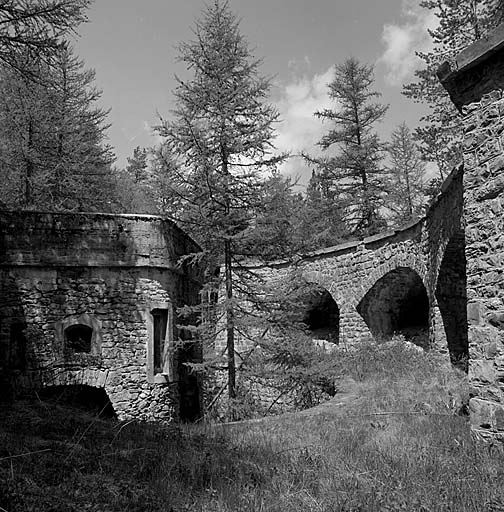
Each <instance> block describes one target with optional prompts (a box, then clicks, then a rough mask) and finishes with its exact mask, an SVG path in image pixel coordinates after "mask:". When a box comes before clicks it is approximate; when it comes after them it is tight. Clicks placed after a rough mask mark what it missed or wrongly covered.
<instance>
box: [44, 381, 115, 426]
mask: <svg viewBox="0 0 504 512" xmlns="http://www.w3.org/2000/svg"><path fill="white" fill-rule="evenodd" d="M37 394H38V396H39V398H40V399H41V400H44V401H48V402H51V403H53V404H60V405H67V406H72V407H77V408H79V409H82V410H85V411H88V412H90V413H92V414H95V415H98V416H100V417H103V418H116V417H117V416H116V413H115V411H114V407H113V406H112V403H111V402H110V399H109V397H108V395H107V392H106V391H105V390H104V389H103V388H95V387H92V386H87V385H84V384H79V385H73V386H50V387H47V388H43V389H41V390H40V391H38V393H37Z"/></svg>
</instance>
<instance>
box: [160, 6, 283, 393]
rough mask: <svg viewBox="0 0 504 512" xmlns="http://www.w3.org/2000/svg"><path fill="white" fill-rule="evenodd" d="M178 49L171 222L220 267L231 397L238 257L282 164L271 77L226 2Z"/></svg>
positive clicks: (166, 126)
mask: <svg viewBox="0 0 504 512" xmlns="http://www.w3.org/2000/svg"><path fill="white" fill-rule="evenodd" d="M179 50H180V57H179V59H180V61H182V62H183V63H184V64H185V65H186V67H187V69H188V70H189V71H190V72H192V73H193V76H192V78H191V79H190V80H180V79H179V80H178V86H177V88H176V90H175V98H176V108H175V110H174V111H173V117H174V119H173V121H171V122H164V123H163V124H162V126H160V127H159V133H160V134H161V135H162V136H163V137H165V140H166V142H165V145H166V149H165V151H166V152H167V153H169V154H171V155H176V156H177V157H178V165H175V166H171V167H170V168H169V169H168V170H169V172H170V186H171V189H172V194H173V195H174V196H175V197H177V198H178V200H179V204H180V207H181V209H180V210H179V212H178V213H177V220H178V221H179V222H180V223H181V224H182V225H183V226H184V227H185V228H186V229H187V230H188V231H189V232H190V233H192V234H193V235H194V236H195V238H196V239H197V240H198V241H199V242H200V243H201V244H202V245H203V247H204V248H205V249H206V250H207V251H208V252H209V253H210V254H213V255H215V257H216V262H217V263H219V264H222V266H223V272H222V274H223V279H224V287H225V301H224V304H223V306H224V310H225V317H226V320H225V323H226V327H225V330H226V340H227V372H228V391H229V397H230V398H234V397H235V395H236V362H235V332H236V321H237V310H236V301H235V285H236V279H238V275H239V272H240V263H239V254H240V250H241V247H242V246H243V245H244V243H243V238H244V237H245V236H246V234H247V232H248V228H249V227H250V226H251V224H252V223H253V220H254V218H255V212H256V210H257V209H258V208H259V206H260V200H261V195H260V192H261V189H262V186H263V185H262V183H263V176H264V173H265V172H266V171H267V170H268V169H273V168H274V167H275V165H276V164H277V163H278V161H279V160H280V159H281V157H275V156H273V155H272V154H271V151H272V139H273V124H274V123H275V122H276V121H277V120H278V113H277V111H276V110H275V109H274V108H272V107H271V106H270V105H268V104H267V103H265V98H266V96H267V94H268V91H269V89H270V80H269V79H266V78H263V77H262V76H260V75H259V65H260V61H259V60H257V59H255V58H254V57H253V56H252V53H251V51H250V49H249V46H248V44H247V42H246V40H245V39H244V37H243V36H242V35H241V33H240V29H239V22H238V21H237V19H236V17H235V15H234V14H233V13H232V12H231V11H230V8H229V5H228V3H227V2H221V1H219V0H216V1H215V2H214V3H213V4H212V5H210V6H208V7H207V8H206V10H205V11H204V12H203V14H202V17H201V18H200V20H198V21H197V23H196V29H195V40H193V41H190V42H188V43H183V44H181V45H180V48H179ZM245 245H246V244H245Z"/></svg>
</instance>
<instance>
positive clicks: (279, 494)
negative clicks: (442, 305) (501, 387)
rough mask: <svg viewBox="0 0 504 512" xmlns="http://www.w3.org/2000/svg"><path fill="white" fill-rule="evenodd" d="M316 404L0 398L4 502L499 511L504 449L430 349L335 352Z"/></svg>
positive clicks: (20, 507)
mask: <svg viewBox="0 0 504 512" xmlns="http://www.w3.org/2000/svg"><path fill="white" fill-rule="evenodd" d="M338 357H339V366H340V373H341V375H342V378H343V379H342V382H344V385H343V386H342V392H341V393H338V394H337V395H336V397H335V398H334V399H333V400H332V401H331V402H330V403H328V404H325V405H324V406H322V407H319V408H316V409H315V410H312V411H303V412H301V413H298V414H288V415H284V416H280V417H276V418H267V419H264V420H262V421H252V422H245V423H238V424H232V425H213V426H212V425H198V426H187V427H180V428H179V427H156V426H153V425H138V424H134V423H119V422H115V421H113V420H103V419H98V418H96V417H94V416H92V415H90V414H89V413H87V412H84V411H82V410H79V409H75V408H69V407H68V406H65V405H63V404H60V403H50V402H42V401H23V402H17V403H16V404H14V405H13V406H12V405H11V406H8V407H7V406H4V407H2V408H1V410H0V511H7V512H21V511H37V512H49V511H51V512H60V511H61V512H63V511H65V512H67V511H79V512H80V511H97V512H98V511H99V512H109V511H114V512H115V511H128V512H135V511H153V512H155V511H167V512H169V511H173V512H179V511H187V510H191V511H215V512H221V511H254V512H257V511H286V512H287V511H289V512H290V511H317V512H318V511H320V512H321V511H327V512H329V511H331V512H332V511H347V512H350V511H453V512H459V511H466V510H467V511H478V512H479V511H492V510H504V484H503V482H504V455H503V454H502V451H501V449H500V447H499V446H498V445H493V444H481V442H480V441H478V440H476V439H475V438H474V437H473V436H472V435H471V434H470V432H469V428H468V420H467V417H465V416H463V415H459V414H457V412H459V413H460V412H463V402H464V400H465V399H466V397H465V395H466V393H467V390H466V384H465V380H464V378H463V376H461V375H460V374H458V373H456V372H454V371H452V370H451V369H449V368H447V367H446V365H444V364H443V363H442V362H441V361H440V360H438V359H436V358H435V357H433V356H429V355H425V354H423V353H418V352H416V351H414V350H411V349H405V348H403V347H401V346H400V345H392V346H388V347H385V348H378V347H372V346H364V347H363V348H362V349H361V350H359V351H358V352H356V353H352V354H347V355H340V356H338Z"/></svg>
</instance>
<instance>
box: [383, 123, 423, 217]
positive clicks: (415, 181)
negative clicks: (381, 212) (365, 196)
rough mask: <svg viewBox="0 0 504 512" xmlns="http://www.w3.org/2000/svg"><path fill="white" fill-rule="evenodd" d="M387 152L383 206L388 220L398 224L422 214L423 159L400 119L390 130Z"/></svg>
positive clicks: (408, 130)
mask: <svg viewBox="0 0 504 512" xmlns="http://www.w3.org/2000/svg"><path fill="white" fill-rule="evenodd" d="M388 152H389V155H390V167H389V170H390V185H391V189H390V192H389V195H388V198H387V203H386V206H387V208H388V209H389V210H390V211H391V222H392V224H393V225H394V226H399V225H401V224H403V223H405V222H409V221H411V220H414V219H417V218H419V217H420V215H421V214H422V209H423V204H424V202H425V197H424V188H425V183H424V181H425V178H424V175H425V163H424V162H423V161H422V158H421V156H420V153H419V151H418V150H417V147H416V144H415V141H414V139H413V135H412V133H411V130H410V129H409V128H408V127H407V126H406V123H401V124H400V125H399V126H398V127H397V128H396V129H395V130H394V131H393V132H392V137H391V141H390V144H389V146H388Z"/></svg>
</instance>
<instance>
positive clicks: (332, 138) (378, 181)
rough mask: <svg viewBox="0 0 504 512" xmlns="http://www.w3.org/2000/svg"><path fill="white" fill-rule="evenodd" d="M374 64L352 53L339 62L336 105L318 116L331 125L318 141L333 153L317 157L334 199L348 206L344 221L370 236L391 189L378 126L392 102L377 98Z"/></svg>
mask: <svg viewBox="0 0 504 512" xmlns="http://www.w3.org/2000/svg"><path fill="white" fill-rule="evenodd" d="M373 84H374V75H373V68H372V67H371V66H367V65H364V64H361V63H359V61H358V60H357V59H354V58H349V59H347V60H346V61H345V62H344V63H343V64H339V65H337V66H336V67H335V72H334V78H333V80H332V81H331V83H330V84H329V96H330V98H331V99H332V100H334V102H335V103H336V107H335V108H334V109H333V110H331V109H326V110H322V111H319V112H316V113H315V115H316V116H317V117H319V118H320V119H322V120H323V121H327V122H328V123H330V124H331V128H330V129H329V131H328V132H327V133H326V135H324V136H323V137H322V139H321V140H320V142H319V145H320V147H321V148H322V149H323V150H329V149H331V150H334V152H335V153H336V154H335V155H334V156H327V157H325V158H318V159H312V161H313V162H315V163H316V164H317V166H318V172H317V174H318V177H319V178H320V180H322V181H323V182H325V185H324V186H325V188H326V190H327V191H328V192H329V193H333V195H334V199H335V200H337V201H341V202H342V204H345V206H346V214H345V220H346V222H347V225H348V227H349V230H350V231H351V232H353V233H354V234H356V235H359V236H362V235H369V234H373V233H376V232H377V231H379V230H380V229H382V228H383V219H382V218H381V215H380V209H381V206H382V204H383V196H384V192H385V190H386V183H385V181H384V175H385V170H384V168H383V166H382V165H381V164H382V159H383V154H384V149H385V148H384V145H383V144H382V142H381V141H380V139H379V137H378V134H377V133H376V131H375V127H376V124H377V123H378V122H380V121H381V120H382V119H383V117H384V116H385V113H386V112H387V109H388V106H387V105H383V104H381V103H377V102H375V101H374V100H375V98H377V97H379V96H380V94H379V93H378V92H376V91H374V90H373V89H372V87H373Z"/></svg>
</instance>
